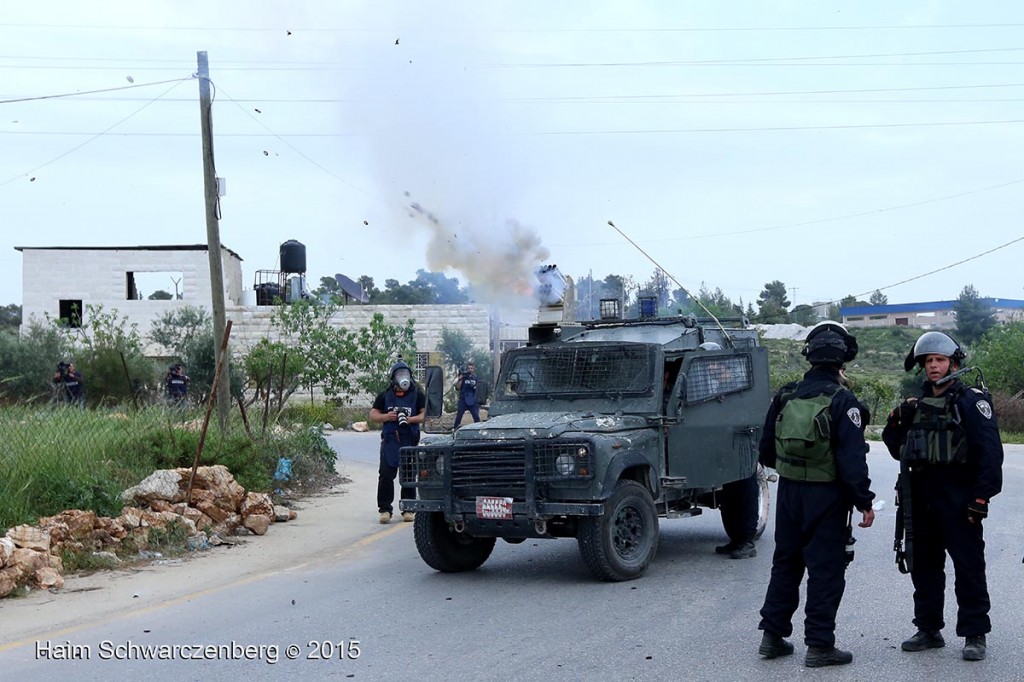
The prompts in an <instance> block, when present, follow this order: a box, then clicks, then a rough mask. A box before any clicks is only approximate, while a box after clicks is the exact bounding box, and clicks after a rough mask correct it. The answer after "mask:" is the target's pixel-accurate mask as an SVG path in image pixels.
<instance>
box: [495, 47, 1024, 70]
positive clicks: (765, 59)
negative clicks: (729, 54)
mask: <svg viewBox="0 0 1024 682" xmlns="http://www.w3.org/2000/svg"><path fill="white" fill-rule="evenodd" d="M1022 50H1024V47H989V48H978V49H971V50H932V51H928V52H873V53H867V54H835V55H817V56H806V55H802V56H796V57H746V58H734V59H687V60H672V61H647V62H519V63H512V64H503V63H497V64H493V65H484V66H495V67H510V68H511V67H524V68H528V67H533V66H696V65H702V64H751V63H762V62H791V61H815V60H821V59H869V58H871V59H874V58H878V57H927V56H936V55H950V54H983V53H991V52H1020V51H1022ZM968 63H970V64H974V63H977V62H968ZM783 66H784V65H783Z"/></svg>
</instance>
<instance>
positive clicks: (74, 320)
mask: <svg viewBox="0 0 1024 682" xmlns="http://www.w3.org/2000/svg"><path fill="white" fill-rule="evenodd" d="M58 315H59V317H60V323H61V325H62V326H64V327H69V328H71V329H79V328H81V326H82V301H81V299H61V300H60V308H59V311H58Z"/></svg>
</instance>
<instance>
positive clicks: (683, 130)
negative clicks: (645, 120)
mask: <svg viewBox="0 0 1024 682" xmlns="http://www.w3.org/2000/svg"><path fill="white" fill-rule="evenodd" d="M1004 123H1024V119H1018V118H1014V119H1005V120H995V121H935V122H931V123H846V124H838V125H808V126H764V127H753V128H651V129H647V130H642V129H634V130H548V131H536V132H531V133H518V134H520V135H544V136H547V135H666V134H679V133H749V132H775V131H787V130H858V129H864V128H929V127H943V126H969V125H997V124H1004Z"/></svg>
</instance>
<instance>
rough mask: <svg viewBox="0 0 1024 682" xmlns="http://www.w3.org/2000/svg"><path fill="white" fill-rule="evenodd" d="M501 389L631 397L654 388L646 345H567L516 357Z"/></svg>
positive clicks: (517, 392)
mask: <svg viewBox="0 0 1024 682" xmlns="http://www.w3.org/2000/svg"><path fill="white" fill-rule="evenodd" d="M507 368H508V369H507V373H506V374H505V375H504V376H505V379H506V380H505V382H504V385H503V386H499V390H500V391H502V392H503V394H504V395H518V396H530V395H555V394H588V393H592V394H599V395H605V394H609V393H611V394H616V395H619V394H628V393H642V392H644V391H647V390H649V388H650V385H651V369H650V368H651V359H650V350H649V349H648V348H647V347H646V346H641V345H638V346H637V347H635V348H634V347H626V346H575V345H570V346H564V347H559V348H546V349H538V350H535V351H531V352H528V353H520V354H517V355H514V356H513V357H511V358H510V360H509V361H508V362H507Z"/></svg>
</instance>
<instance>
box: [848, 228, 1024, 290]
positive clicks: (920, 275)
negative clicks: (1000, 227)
mask: <svg viewBox="0 0 1024 682" xmlns="http://www.w3.org/2000/svg"><path fill="white" fill-rule="evenodd" d="M1018 242H1024V237H1018V238H1017V239H1015V240H1011V241H1009V242H1007V243H1006V244H1000V245H999V246H997V247H994V248H992V249H989V250H988V251H982V252H981V253H979V254H975V255H973V256H969V257H968V258H964V259H963V260H957V261H956V262H955V263H949V264H948V265H943V266H942V267H939V268H936V269H934V270H930V271H928V272H925V273H923V274H918V275H914V276H912V278H908V279H906V280H901V281H899V282H897V283H895V284H891V285H886V286H885V287H879V288H878V289H872V290H871V291H868V292H863V293H860V294H856V296H867V295H869V294H871V293H873V292H876V291H885V290H886V289H892V288H893V287H899V286H900V285H905V284H906V283H908V282H913V281H914V280H921V279H922V278H927V276H929V275H931V274H935V273H937V272H942V271H943V270H948V269H949V268H951V267H956V266H957V265H963V264H964V263H968V262H970V261H972V260H977V259H979V258H981V257H982V256H987V255H988V254H990V253H995V252H996V251H1000V250H1001V249H1006V248H1007V247H1009V246H1013V245H1014V244H1017V243H1018Z"/></svg>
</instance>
